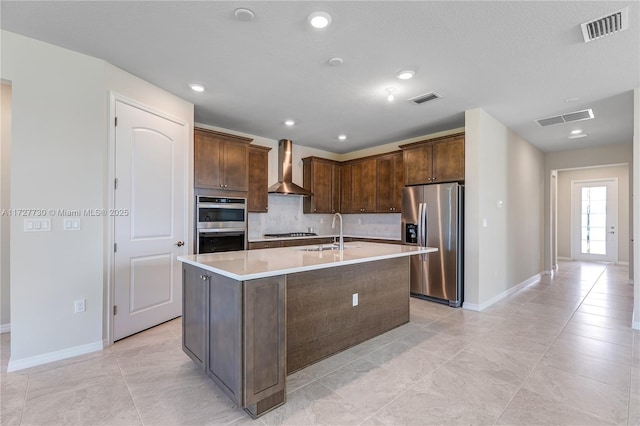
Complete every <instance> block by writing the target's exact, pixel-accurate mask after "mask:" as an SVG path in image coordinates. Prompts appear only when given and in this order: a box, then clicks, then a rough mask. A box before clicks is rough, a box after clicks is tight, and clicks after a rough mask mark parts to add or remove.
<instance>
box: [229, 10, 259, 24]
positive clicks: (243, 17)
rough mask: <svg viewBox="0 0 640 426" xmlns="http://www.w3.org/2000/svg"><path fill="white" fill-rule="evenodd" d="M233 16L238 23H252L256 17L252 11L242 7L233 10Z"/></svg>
mask: <svg viewBox="0 0 640 426" xmlns="http://www.w3.org/2000/svg"><path fill="white" fill-rule="evenodd" d="M233 14H234V15H236V19H237V20H238V21H244V22H249V21H253V18H254V17H255V16H256V15H255V14H254V13H253V11H252V10H250V9H245V8H243V7H241V8H239V9H236V10H234V11H233Z"/></svg>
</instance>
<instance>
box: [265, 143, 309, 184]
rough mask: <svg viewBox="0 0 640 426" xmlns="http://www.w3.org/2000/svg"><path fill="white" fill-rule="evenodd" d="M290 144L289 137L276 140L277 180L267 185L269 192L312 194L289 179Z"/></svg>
mask: <svg viewBox="0 0 640 426" xmlns="http://www.w3.org/2000/svg"><path fill="white" fill-rule="evenodd" d="M291 145H292V143H291V141H290V140H289V139H280V140H279V141H278V182H277V183H274V184H273V185H271V186H270V187H269V194H285V195H304V196H309V195H313V194H312V193H311V192H309V191H307V190H306V189H304V188H302V187H299V186H298V185H296V184H295V183H293V181H292V179H291V167H292V166H291V163H292V161H291V156H292V150H291Z"/></svg>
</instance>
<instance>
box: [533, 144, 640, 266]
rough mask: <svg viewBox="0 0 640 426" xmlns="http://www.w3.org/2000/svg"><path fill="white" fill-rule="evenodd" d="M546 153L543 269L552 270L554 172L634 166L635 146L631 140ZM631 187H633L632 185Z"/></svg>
mask: <svg viewBox="0 0 640 426" xmlns="http://www.w3.org/2000/svg"><path fill="white" fill-rule="evenodd" d="M544 157H545V158H544V163H545V165H544V168H545V172H544V179H545V181H544V188H545V195H544V212H545V215H544V219H545V223H544V238H545V240H544V269H545V271H550V270H551V265H552V263H554V260H553V259H552V253H551V245H552V242H553V238H554V237H553V235H552V229H551V215H552V214H553V211H552V209H551V174H552V173H553V172H554V171H556V170H565V169H579V168H589V167H600V166H604V165H611V164H627V165H628V167H629V168H631V167H632V164H631V159H632V158H633V146H632V144H630V143H628V144H614V145H606V146H599V147H594V148H584V149H574V150H570V151H555V152H547V153H545V156H544ZM629 173H631V169H629ZM628 189H629V191H631V187H630V186H629V187H628ZM619 196H620V194H619ZM629 199H630V197H629ZM628 217H629V218H631V217H633V216H631V210H630V211H629V216H628ZM629 227H630V228H631V227H632V226H631V225H629ZM619 254H620V253H619Z"/></svg>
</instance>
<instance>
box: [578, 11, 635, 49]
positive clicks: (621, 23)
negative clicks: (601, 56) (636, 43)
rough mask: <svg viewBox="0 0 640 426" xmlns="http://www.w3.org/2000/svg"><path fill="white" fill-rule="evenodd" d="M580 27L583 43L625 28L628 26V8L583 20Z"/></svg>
mask: <svg viewBox="0 0 640 426" xmlns="http://www.w3.org/2000/svg"><path fill="white" fill-rule="evenodd" d="M580 27H581V28H582V36H583V37H584V42H585V43H588V42H590V41H592V40H596V39H599V38H602V37H604V36H608V35H610V34H613V33H617V32H618V31H623V30H626V29H627V28H629V8H628V7H625V8H624V9H622V10H619V11H618V12H615V13H612V14H611V15H607V16H603V17H602V18H598V19H595V20H593V21H589V22H585V23H584V24H581V25H580Z"/></svg>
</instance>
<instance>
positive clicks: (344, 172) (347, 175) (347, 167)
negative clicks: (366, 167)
mask: <svg viewBox="0 0 640 426" xmlns="http://www.w3.org/2000/svg"><path fill="white" fill-rule="evenodd" d="M352 170H353V168H352V167H351V164H343V165H341V166H340V183H341V185H340V186H341V187H340V212H342V213H351V212H352V208H351V192H352V190H351V188H352V187H353V182H352Z"/></svg>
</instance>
